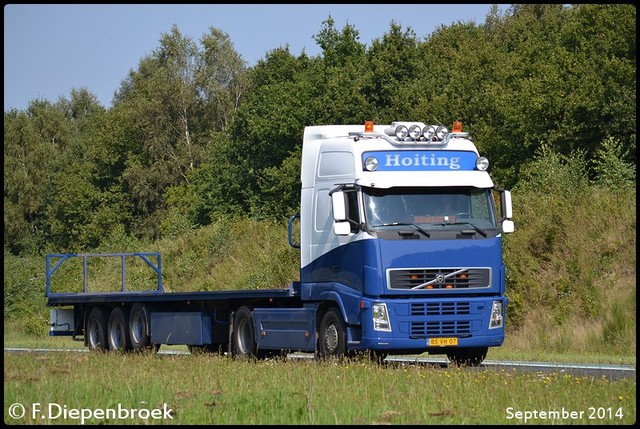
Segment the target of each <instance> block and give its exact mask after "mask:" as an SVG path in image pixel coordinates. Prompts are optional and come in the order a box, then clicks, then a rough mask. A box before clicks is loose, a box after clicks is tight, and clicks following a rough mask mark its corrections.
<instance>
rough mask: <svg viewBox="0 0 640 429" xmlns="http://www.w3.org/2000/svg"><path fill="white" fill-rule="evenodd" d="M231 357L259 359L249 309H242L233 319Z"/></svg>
mask: <svg viewBox="0 0 640 429" xmlns="http://www.w3.org/2000/svg"><path fill="white" fill-rule="evenodd" d="M231 355H232V356H233V357H238V358H255V357H257V346H256V334H255V328H254V326H253V316H252V315H251V310H249V308H247V307H240V308H239V309H238V311H236V314H235V316H234V317H233V333H232V335H231Z"/></svg>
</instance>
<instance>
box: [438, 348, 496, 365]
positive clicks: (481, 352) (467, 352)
mask: <svg viewBox="0 0 640 429" xmlns="http://www.w3.org/2000/svg"><path fill="white" fill-rule="evenodd" d="M488 350H489V347H472V348H463V349H457V350H453V351H450V352H448V353H447V358H449V362H450V363H452V364H453V365H458V366H478V365H480V364H481V363H482V361H484V359H485V358H486V357H487V351H488Z"/></svg>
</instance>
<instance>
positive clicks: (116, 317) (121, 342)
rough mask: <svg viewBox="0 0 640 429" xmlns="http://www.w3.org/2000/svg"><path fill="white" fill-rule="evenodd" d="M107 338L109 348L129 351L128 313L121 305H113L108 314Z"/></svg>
mask: <svg viewBox="0 0 640 429" xmlns="http://www.w3.org/2000/svg"><path fill="white" fill-rule="evenodd" d="M107 339H108V342H109V349H110V350H120V351H125V352H128V351H131V340H130V339H129V313H128V312H126V311H124V310H123V309H122V308H121V307H114V308H113V310H111V315H110V316H109V325H108V331H107Z"/></svg>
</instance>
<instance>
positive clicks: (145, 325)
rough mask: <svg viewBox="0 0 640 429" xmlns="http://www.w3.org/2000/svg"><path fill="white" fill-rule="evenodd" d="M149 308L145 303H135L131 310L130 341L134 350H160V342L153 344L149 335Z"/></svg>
mask: <svg viewBox="0 0 640 429" xmlns="http://www.w3.org/2000/svg"><path fill="white" fill-rule="evenodd" d="M149 332H150V329H149V310H148V308H147V306H146V305H144V304H138V303H136V304H133V306H132V307H131V311H130V312H129V341H130V342H131V349H132V350H134V351H142V350H158V349H159V348H160V346H159V345H158V344H156V345H152V344H151V336H150V335H149Z"/></svg>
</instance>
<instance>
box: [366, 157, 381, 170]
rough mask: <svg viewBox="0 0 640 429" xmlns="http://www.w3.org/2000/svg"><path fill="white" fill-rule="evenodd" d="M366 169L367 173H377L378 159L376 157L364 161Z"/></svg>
mask: <svg viewBox="0 0 640 429" xmlns="http://www.w3.org/2000/svg"><path fill="white" fill-rule="evenodd" d="M364 168H366V169H367V171H376V170H377V169H378V159H377V158H376V157H374V156H370V157H368V158H367V159H365V160H364Z"/></svg>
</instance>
